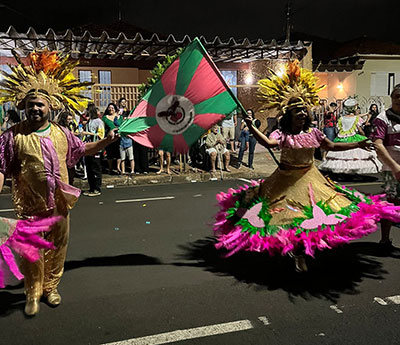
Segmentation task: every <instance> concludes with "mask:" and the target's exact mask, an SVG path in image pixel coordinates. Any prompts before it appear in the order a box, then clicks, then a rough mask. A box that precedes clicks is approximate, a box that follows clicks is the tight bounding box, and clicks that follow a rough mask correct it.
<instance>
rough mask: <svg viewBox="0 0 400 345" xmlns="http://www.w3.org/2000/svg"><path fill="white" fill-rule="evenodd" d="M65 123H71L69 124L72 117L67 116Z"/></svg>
mask: <svg viewBox="0 0 400 345" xmlns="http://www.w3.org/2000/svg"><path fill="white" fill-rule="evenodd" d="M67 122H68V123H71V122H72V116H71V115H68V116H67Z"/></svg>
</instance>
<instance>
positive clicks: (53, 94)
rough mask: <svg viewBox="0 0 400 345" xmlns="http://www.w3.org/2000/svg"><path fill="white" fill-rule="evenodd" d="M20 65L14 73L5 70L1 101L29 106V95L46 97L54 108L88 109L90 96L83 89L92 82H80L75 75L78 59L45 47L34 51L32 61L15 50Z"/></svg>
mask: <svg viewBox="0 0 400 345" xmlns="http://www.w3.org/2000/svg"><path fill="white" fill-rule="evenodd" d="M13 54H14V57H15V58H16V60H17V62H18V65H17V66H10V68H11V72H10V73H7V72H5V71H1V74H2V77H3V78H2V79H1V80H0V103H5V102H13V103H15V105H16V106H17V107H18V108H19V109H23V108H24V106H25V100H26V99H27V97H28V96H33V97H43V98H45V99H46V100H47V101H48V102H49V104H50V106H51V107H52V108H53V109H62V108H65V109H68V110H71V111H82V110H84V109H85V108H86V107H87V105H88V102H89V101H90V99H89V98H88V97H85V96H83V95H82V91H84V90H86V89H87V88H88V86H90V85H93V84H94V83H92V82H80V81H79V80H77V79H76V78H75V76H74V75H73V74H72V71H73V70H74V68H75V67H76V66H77V65H78V63H79V62H78V61H74V60H71V59H70V58H69V56H68V55H65V56H61V55H60V54H59V53H58V52H55V51H48V50H44V51H41V52H32V53H30V54H29V56H28V63H27V64H24V63H23V62H22V60H21V58H20V57H19V56H18V55H17V54H16V53H15V52H13Z"/></svg>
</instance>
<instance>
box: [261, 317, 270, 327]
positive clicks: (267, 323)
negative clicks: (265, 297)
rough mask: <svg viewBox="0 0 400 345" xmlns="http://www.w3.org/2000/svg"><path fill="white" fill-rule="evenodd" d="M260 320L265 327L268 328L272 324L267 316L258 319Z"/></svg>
mask: <svg viewBox="0 0 400 345" xmlns="http://www.w3.org/2000/svg"><path fill="white" fill-rule="evenodd" d="M258 320H260V321H261V322H262V323H263V324H264V326H268V325H270V324H271V322H269V320H268V318H267V317H266V316H260V317H258Z"/></svg>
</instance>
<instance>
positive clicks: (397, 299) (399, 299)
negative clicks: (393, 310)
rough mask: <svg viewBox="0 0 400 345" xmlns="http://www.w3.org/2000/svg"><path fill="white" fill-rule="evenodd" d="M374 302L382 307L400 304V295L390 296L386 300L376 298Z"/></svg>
mask: <svg viewBox="0 0 400 345" xmlns="http://www.w3.org/2000/svg"><path fill="white" fill-rule="evenodd" d="M374 302H377V303H379V304H380V305H389V304H400V295H395V296H389V297H384V298H380V297H374Z"/></svg>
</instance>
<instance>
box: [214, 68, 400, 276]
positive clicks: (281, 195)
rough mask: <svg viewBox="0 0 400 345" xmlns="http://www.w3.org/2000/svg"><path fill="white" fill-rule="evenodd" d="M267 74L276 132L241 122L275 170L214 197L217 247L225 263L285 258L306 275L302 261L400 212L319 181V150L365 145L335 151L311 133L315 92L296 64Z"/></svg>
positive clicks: (265, 94)
mask: <svg viewBox="0 0 400 345" xmlns="http://www.w3.org/2000/svg"><path fill="white" fill-rule="evenodd" d="M271 73H272V76H271V77H270V78H268V79H264V80H260V81H259V85H260V88H259V93H260V96H261V99H262V100H263V101H264V109H265V108H269V109H271V108H278V109H279V111H280V113H281V114H282V118H281V120H280V129H279V130H276V131H274V132H273V133H271V135H270V137H269V138H267V137H266V136H265V135H263V134H262V133H261V132H260V131H259V130H258V129H256V128H255V127H254V125H253V119H252V118H251V117H250V116H249V115H247V117H246V118H245V120H246V122H247V124H248V126H249V129H250V131H251V132H252V133H253V134H254V136H255V138H256V139H257V140H258V142H259V143H261V144H262V145H264V146H267V147H274V146H279V147H280V148H281V162H280V165H279V167H278V168H277V169H276V170H275V172H274V173H273V174H272V175H271V176H269V177H268V178H267V179H266V180H265V181H264V182H262V183H258V182H256V181H253V182H252V184H251V186H243V187H240V188H238V189H230V190H229V191H228V192H227V193H220V194H218V195H217V200H218V203H219V206H220V211H219V212H218V213H217V215H216V223H215V224H214V230H215V233H216V236H217V240H218V242H217V244H216V247H217V248H225V249H226V250H227V254H226V255H228V256H229V255H232V254H234V253H236V252H238V251H240V250H245V251H256V252H268V253H269V254H271V255H273V254H276V253H277V254H281V255H286V254H290V255H293V256H294V257H295V264H296V269H297V270H299V271H306V270H307V266H306V262H305V256H304V255H309V256H314V254H315V251H316V250H323V249H329V248H332V247H334V246H337V245H340V244H343V243H347V242H349V241H350V240H353V239H358V238H361V237H363V236H365V235H368V234H369V233H371V232H373V231H375V230H376V229H377V223H378V222H379V221H380V219H382V218H386V219H389V220H397V219H400V207H396V206H394V205H392V204H389V203H387V202H385V201H381V200H380V197H379V196H371V197H369V196H366V195H363V194H361V193H359V192H357V191H356V190H351V189H349V188H346V187H345V186H341V185H338V184H336V183H334V182H332V181H330V180H328V179H326V178H325V177H324V176H322V174H321V173H320V172H319V171H318V169H317V168H316V167H315V165H314V162H313V155H314V150H315V149H316V148H317V147H320V146H321V147H322V148H324V149H326V150H328V151H329V150H334V151H343V150H349V149H355V148H362V149H368V148H369V147H370V145H371V143H369V142H368V140H363V141H359V142H353V143H340V142H337V143H333V142H331V141H330V140H329V139H327V138H326V137H325V135H324V134H323V133H322V132H321V131H319V130H318V129H316V128H311V127H310V124H311V120H312V119H311V115H310V110H309V109H310V107H311V106H312V105H314V104H317V102H318V96H317V92H318V91H319V90H320V89H321V87H318V86H317V85H316V84H317V79H316V77H315V76H314V75H313V74H312V72H311V71H307V70H305V69H303V68H300V67H299V66H298V61H295V62H290V63H289V64H288V65H287V70H286V73H285V74H284V75H283V76H282V77H279V76H277V75H276V74H275V73H274V72H272V71H271Z"/></svg>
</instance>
